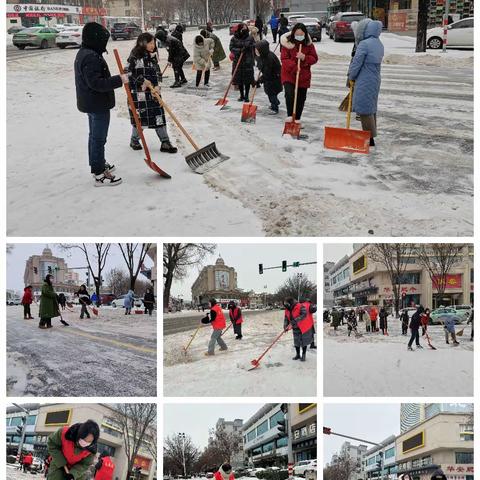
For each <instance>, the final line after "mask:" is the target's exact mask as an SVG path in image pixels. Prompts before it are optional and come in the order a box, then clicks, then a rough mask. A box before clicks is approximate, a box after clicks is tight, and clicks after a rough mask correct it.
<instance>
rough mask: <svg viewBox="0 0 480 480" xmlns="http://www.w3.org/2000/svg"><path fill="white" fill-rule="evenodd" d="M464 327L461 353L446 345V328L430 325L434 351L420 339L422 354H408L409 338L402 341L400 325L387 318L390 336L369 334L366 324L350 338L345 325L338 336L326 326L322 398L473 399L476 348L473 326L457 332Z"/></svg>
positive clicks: (459, 348) (423, 338)
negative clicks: (471, 333)
mask: <svg viewBox="0 0 480 480" xmlns="http://www.w3.org/2000/svg"><path fill="white" fill-rule="evenodd" d="M463 327H466V328H465V331H464V334H463V336H460V337H458V340H459V342H460V345H459V346H457V347H454V346H453V345H452V343H450V344H449V345H447V344H446V343H445V336H444V332H443V327H441V326H439V325H435V326H434V325H431V326H429V327H428V333H429V336H430V339H431V343H432V345H433V346H434V347H435V348H436V350H432V349H430V348H429V346H428V343H427V340H426V338H425V337H420V344H421V345H422V346H423V349H415V351H413V352H410V351H408V350H407V344H408V341H409V339H410V334H408V335H407V336H402V335H401V323H400V321H399V320H398V319H394V318H393V317H389V323H388V329H389V336H384V335H382V333H381V332H380V333H374V334H372V333H365V324H364V323H359V326H358V331H359V332H360V333H362V334H363V336H362V337H360V338H356V337H355V336H354V335H353V333H352V335H351V336H350V337H347V326H346V325H344V326H341V327H339V330H338V332H337V333H335V332H334V330H333V328H332V327H331V326H330V325H327V324H325V325H324V339H323V349H324V354H323V365H324V371H323V375H324V377H323V379H324V393H325V395H326V396H329V397H351V396H353V397H363V396H366V397H381V396H383V397H400V396H402V397H413V396H421V397H440V396H451V397H454V396H459V397H468V396H472V395H473V342H470V326H466V325H462V326H457V331H459V330H461V329H462V328H463ZM409 332H410V331H409ZM420 334H421V332H420ZM414 348H415V347H414Z"/></svg>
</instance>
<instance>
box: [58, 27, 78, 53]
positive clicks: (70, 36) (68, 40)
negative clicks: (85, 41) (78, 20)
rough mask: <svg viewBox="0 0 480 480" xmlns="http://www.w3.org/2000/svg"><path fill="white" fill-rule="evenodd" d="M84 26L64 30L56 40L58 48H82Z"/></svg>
mask: <svg viewBox="0 0 480 480" xmlns="http://www.w3.org/2000/svg"><path fill="white" fill-rule="evenodd" d="M82 30H83V27H82V26H77V27H67V28H65V29H64V30H62V31H61V32H60V33H59V34H58V35H57V38H56V39H55V43H56V44H57V47H58V48H66V47H68V46H75V47H80V45H81V44H82Z"/></svg>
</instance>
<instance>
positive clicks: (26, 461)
mask: <svg viewBox="0 0 480 480" xmlns="http://www.w3.org/2000/svg"><path fill="white" fill-rule="evenodd" d="M32 463H33V455H32V454H31V453H30V452H28V453H27V454H26V455H25V456H24V457H23V463H22V466H23V471H24V472H27V471H28V470H30V468H31V466H32Z"/></svg>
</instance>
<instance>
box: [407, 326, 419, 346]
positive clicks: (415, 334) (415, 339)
mask: <svg viewBox="0 0 480 480" xmlns="http://www.w3.org/2000/svg"><path fill="white" fill-rule="evenodd" d="M410 330H411V332H412V336H411V337H410V341H409V342H408V346H409V347H411V346H412V345H413V342H415V345H417V347H419V346H420V335H419V333H418V328H411V329H410Z"/></svg>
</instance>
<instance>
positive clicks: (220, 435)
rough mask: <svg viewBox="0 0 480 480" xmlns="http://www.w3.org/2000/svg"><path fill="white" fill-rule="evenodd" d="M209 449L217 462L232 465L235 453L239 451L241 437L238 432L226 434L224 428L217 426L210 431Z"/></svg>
mask: <svg viewBox="0 0 480 480" xmlns="http://www.w3.org/2000/svg"><path fill="white" fill-rule="evenodd" d="M210 437H211V443H210V445H209V446H210V447H211V448H212V450H213V452H214V453H215V455H216V457H217V458H218V460H219V462H218V463H219V464H220V463H223V462H227V463H232V460H233V457H234V455H235V453H237V452H238V451H239V448H240V449H241V445H242V436H241V434H240V433H239V432H227V430H226V429H225V427H224V426H222V425H217V426H216V428H215V429H211V430H210Z"/></svg>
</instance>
